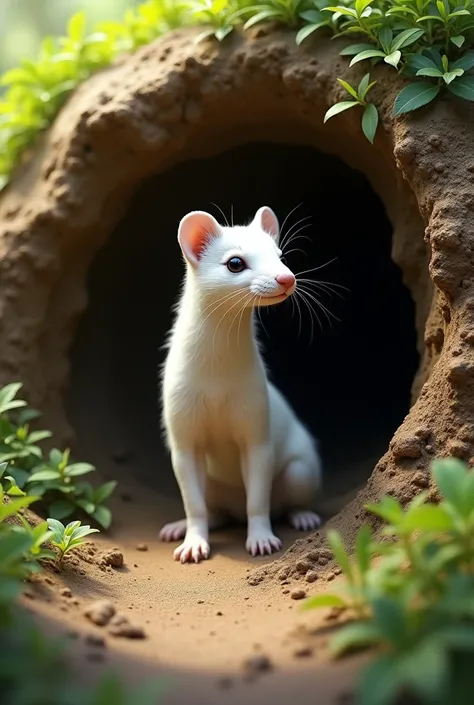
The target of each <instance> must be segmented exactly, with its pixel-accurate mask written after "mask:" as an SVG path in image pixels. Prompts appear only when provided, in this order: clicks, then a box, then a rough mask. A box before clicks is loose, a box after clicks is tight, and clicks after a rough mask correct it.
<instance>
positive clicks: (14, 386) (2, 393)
mask: <svg viewBox="0 0 474 705" xmlns="http://www.w3.org/2000/svg"><path fill="white" fill-rule="evenodd" d="M22 386H23V385H22V383H21V382H11V383H10V384H7V385H6V386H5V387H2V389H0V413H1V409H2V407H3V406H5V404H9V403H10V402H11V401H13V399H14V398H15V397H16V395H17V394H18V392H19V391H20V389H21V388H22Z"/></svg>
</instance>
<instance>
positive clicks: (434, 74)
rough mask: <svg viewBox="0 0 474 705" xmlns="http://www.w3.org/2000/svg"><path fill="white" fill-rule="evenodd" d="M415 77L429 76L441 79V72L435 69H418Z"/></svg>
mask: <svg viewBox="0 0 474 705" xmlns="http://www.w3.org/2000/svg"><path fill="white" fill-rule="evenodd" d="M416 75H417V76H430V77H433V78H441V77H442V76H443V74H442V72H441V71H440V70H439V69H435V68H432V67H430V68H426V69H419V70H418V71H417V72H416Z"/></svg>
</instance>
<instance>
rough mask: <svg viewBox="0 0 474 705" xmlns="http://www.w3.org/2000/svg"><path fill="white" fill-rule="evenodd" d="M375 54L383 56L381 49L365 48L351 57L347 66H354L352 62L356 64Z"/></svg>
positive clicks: (375, 55) (373, 56) (371, 57)
mask: <svg viewBox="0 0 474 705" xmlns="http://www.w3.org/2000/svg"><path fill="white" fill-rule="evenodd" d="M377 56H380V57H385V54H384V53H383V51H380V49H367V50H366V51H361V52H360V53H359V54H356V55H355V56H354V57H353V59H351V62H350V64H349V66H354V64H357V63H358V62H359V61H364V60H365V59H373V58H375V57H377Z"/></svg>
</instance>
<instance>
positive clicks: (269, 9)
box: [244, 0, 313, 29]
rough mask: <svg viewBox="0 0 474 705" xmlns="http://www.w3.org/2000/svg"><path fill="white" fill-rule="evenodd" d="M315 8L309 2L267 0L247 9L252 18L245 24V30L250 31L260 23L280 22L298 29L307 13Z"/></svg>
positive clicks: (300, 0)
mask: <svg viewBox="0 0 474 705" xmlns="http://www.w3.org/2000/svg"><path fill="white" fill-rule="evenodd" d="M312 8H313V3H312V2H311V1H308V0H266V2H261V3H255V4H253V5H251V6H250V7H249V8H247V10H246V12H247V13H249V14H250V15H251V16H250V18H249V19H248V20H247V21H246V22H245V24H244V29H249V27H253V26H254V25H256V24H259V23H260V22H269V21H271V22H279V23H280V24H283V25H286V26H287V27H297V26H298V25H299V24H300V20H301V18H302V16H303V15H304V13H305V12H306V11H309V10H311V9H312Z"/></svg>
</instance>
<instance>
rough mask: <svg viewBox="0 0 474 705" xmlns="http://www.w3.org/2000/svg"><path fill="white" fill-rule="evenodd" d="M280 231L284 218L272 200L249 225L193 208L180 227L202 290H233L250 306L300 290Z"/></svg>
mask: <svg viewBox="0 0 474 705" xmlns="http://www.w3.org/2000/svg"><path fill="white" fill-rule="evenodd" d="M279 237H280V226H279V223H278V219H277V217H276V215H275V213H274V212H273V211H272V209H271V208H268V207H267V206H263V207H262V208H259V209H258V211H257V213H256V214H255V217H254V219H253V220H252V222H251V223H250V224H249V225H237V226H233V227H226V226H223V225H219V223H218V222H217V221H216V219H215V218H213V217H212V215H209V213H205V212H204V211H192V212H191V213H188V214H187V215H186V216H184V218H183V219H182V220H181V222H180V224H179V228H178V242H179V245H180V247H181V251H182V253H183V255H184V258H185V260H186V261H187V263H188V265H189V273H190V275H191V276H193V277H194V278H195V281H196V282H197V284H198V286H199V287H200V288H201V289H202V291H203V292H205V293H206V294H210V295H214V294H215V295H216V297H223V296H224V295H226V294H228V295H229V296H228V300H229V302H232V301H235V302H236V301H237V300H238V299H239V300H241V301H242V302H243V301H244V300H245V301H247V305H248V306H271V305H273V304H277V303H280V302H281V301H284V300H285V299H286V298H288V297H289V296H291V295H292V294H293V293H294V291H295V288H296V280H295V276H294V274H293V273H292V272H291V270H290V269H288V267H287V266H286V265H285V264H284V263H283V262H282V260H281V256H282V252H281V250H280V249H279V247H278V241H279ZM234 292H235V297H232V296H231V295H232V294H233V293H234ZM239 294H240V296H239Z"/></svg>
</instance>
